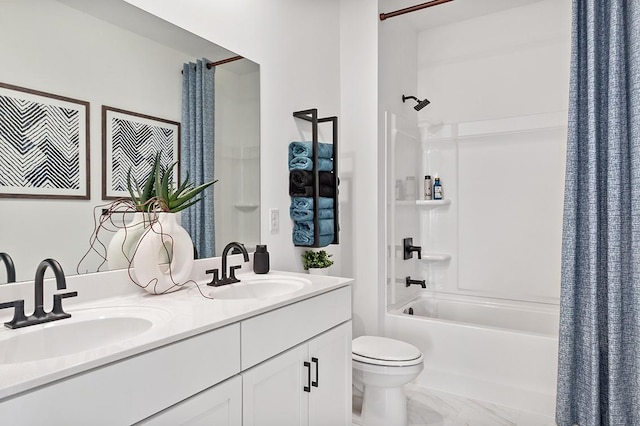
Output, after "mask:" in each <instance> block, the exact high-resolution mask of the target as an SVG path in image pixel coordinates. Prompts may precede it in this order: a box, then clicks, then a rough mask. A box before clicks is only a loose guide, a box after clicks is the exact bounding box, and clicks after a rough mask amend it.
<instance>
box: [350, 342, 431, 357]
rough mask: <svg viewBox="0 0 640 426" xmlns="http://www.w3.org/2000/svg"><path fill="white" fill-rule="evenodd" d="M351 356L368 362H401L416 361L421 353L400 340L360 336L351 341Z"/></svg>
mask: <svg viewBox="0 0 640 426" xmlns="http://www.w3.org/2000/svg"><path fill="white" fill-rule="evenodd" d="M351 351H352V353H353V355H355V356H356V358H358V359H368V360H370V361H387V362H389V361H391V362H401V363H404V362H406V361H413V360H415V361H418V360H421V359H422V352H420V349H418V348H416V347H415V346H413V345H411V344H409V343H407V342H402V341H400V340H395V339H390V338H388V337H378V336H360V337H357V338H355V339H353V342H352V349H351Z"/></svg>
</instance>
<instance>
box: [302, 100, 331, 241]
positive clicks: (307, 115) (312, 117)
mask: <svg viewBox="0 0 640 426" xmlns="http://www.w3.org/2000/svg"><path fill="white" fill-rule="evenodd" d="M293 116H294V117H295V118H299V119H301V120H305V121H308V122H310V123H311V143H312V146H313V157H312V161H313V171H312V172H313V223H314V232H313V242H314V244H313V245H300V244H296V246H298V247H309V248H312V247H315V248H318V247H321V246H320V245H319V242H320V226H319V223H318V220H319V212H318V210H319V204H320V203H319V201H318V198H320V176H319V170H318V143H319V141H318V126H319V124H320V123H331V124H332V126H333V129H332V138H333V141H332V142H333V173H334V179H333V181H334V186H335V188H334V195H333V242H331V244H339V242H340V238H339V231H340V223H339V215H338V184H339V179H338V117H322V118H320V117H318V110H317V109H316V108H313V109H307V110H304V111H296V112H294V113H293Z"/></svg>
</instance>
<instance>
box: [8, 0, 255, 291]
mask: <svg viewBox="0 0 640 426" xmlns="http://www.w3.org/2000/svg"><path fill="white" fill-rule="evenodd" d="M0 38H1V39H2V40H5V42H3V43H0V57H1V58H2V65H1V66H0V82H2V83H6V84H11V85H14V86H19V87H24V88H28V89H31V90H36V91H41V92H46V93H50V94H55V95H58V96H63V97H67V98H72V99H77V100H81V101H86V102H89V104H90V109H89V122H88V127H89V129H90V132H89V134H90V149H89V161H88V164H89V176H90V199H88V200H77V199H76V200H71V199H51V198H48V199H47V198H6V197H2V198H0V206H1V207H0V212H1V213H0V252H7V253H8V254H9V255H10V256H11V257H12V258H13V261H14V264H15V267H16V275H17V281H24V280H32V279H33V277H34V274H35V269H36V266H37V265H38V263H40V261H41V260H43V259H45V258H54V259H56V260H58V261H59V262H60V263H61V265H62V267H63V269H64V271H65V274H66V275H72V274H75V273H76V268H77V266H78V262H79V261H80V259H81V258H82V256H83V255H84V254H85V253H86V252H87V250H89V247H90V246H89V238H90V236H91V233H92V231H93V229H94V226H95V225H94V209H95V208H96V207H98V208H99V206H100V205H103V204H106V203H108V201H104V200H102V158H101V156H102V123H101V119H102V117H101V108H102V106H103V105H107V106H110V107H114V108H119V109H122V110H127V111H133V112H136V113H140V114H145V115H149V116H153V117H158V118H162V119H165V120H170V121H176V122H180V121H181V103H182V76H181V70H182V65H183V63H186V62H193V61H195V60H196V59H199V58H207V59H208V60H210V61H212V62H216V61H221V60H223V59H227V58H231V57H234V56H237V54H236V53H234V52H231V51H229V50H227V49H224V48H222V47H221V46H218V45H216V44H214V43H212V42H210V41H207V40H205V39H203V38H201V37H198V36H196V35H194V34H191V33H189V32H187V31H185V30H183V29H181V28H179V27H176V26H174V25H172V24H170V23H168V22H166V21H163V20H161V19H159V18H157V17H155V16H153V15H150V14H148V13H146V12H144V11H142V10H140V9H138V8H136V7H134V6H132V5H130V4H128V3H126V2H124V1H119V0H60V1H56V0H2V1H0ZM259 75H260V74H259V66H258V64H256V63H254V62H252V61H250V60H247V59H241V60H236V61H233V62H229V63H226V64H223V65H219V66H217V67H216V74H215V78H216V83H215V88H216V95H215V126H216V130H215V152H216V155H215V156H216V161H215V163H216V165H215V178H216V179H218V182H217V183H216V184H215V185H214V191H215V217H216V244H217V246H218V247H217V250H216V252H217V254H218V255H219V253H220V252H221V249H220V248H219V247H224V245H225V244H226V243H227V242H229V241H241V242H243V243H245V244H246V245H247V248H248V249H253V248H254V247H255V245H256V244H258V243H259V239H260V228H259V226H260V225H259V216H260V212H259V210H260V207H259V199H260V197H259V195H260V194H259V176H260V172H259V164H260V156H259V152H260V147H259V134H260V131H259V126H260V123H259V117H260V110H259V105H260V98H259V96H260V95H259V94H260V87H259V80H260V77H259ZM0 148H1V147H0ZM1 151H2V150H0V152H1ZM2 155H3V156H5V158H6V155H5V154H2ZM0 166H1V165H0ZM109 237H110V236H109ZM104 242H106V243H107V244H108V241H104ZM87 259H88V260H87V261H83V263H82V264H81V270H80V271H78V272H80V273H89V272H95V271H96V270H95V267H97V265H98V264H99V259H98V257H96V256H95V255H93V254H91V253H90V254H89V257H88V258H87ZM101 270H106V266H105V267H103V268H102V269H101ZM5 281H6V274H5V271H4V267H3V266H2V265H0V282H5Z"/></svg>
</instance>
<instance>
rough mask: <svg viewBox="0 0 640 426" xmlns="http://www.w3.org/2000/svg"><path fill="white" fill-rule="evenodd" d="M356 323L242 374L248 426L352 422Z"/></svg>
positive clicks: (245, 420) (245, 419)
mask: <svg viewBox="0 0 640 426" xmlns="http://www.w3.org/2000/svg"><path fill="white" fill-rule="evenodd" d="M350 348H351V321H348V322H346V323H343V324H342V325H339V326H337V327H335V328H333V329H331V330H329V331H327V332H325V333H323V334H321V335H320V336H318V337H316V338H314V339H312V340H310V341H309V342H307V343H303V344H301V345H298V346H296V347H295V348H293V349H290V350H288V351H286V352H285V353H283V354H281V355H278V356H276V357H274V358H272V359H270V360H268V361H265V362H263V363H262V364H259V365H257V366H255V367H253V368H251V369H249V370H248V371H245V372H243V373H242V385H243V391H242V411H243V422H242V424H243V425H244V426H280V425H299V426H307V425H308V426H326V425H348V424H350V422H351V397H350V396H351V362H350V358H351V357H350V355H351V351H350Z"/></svg>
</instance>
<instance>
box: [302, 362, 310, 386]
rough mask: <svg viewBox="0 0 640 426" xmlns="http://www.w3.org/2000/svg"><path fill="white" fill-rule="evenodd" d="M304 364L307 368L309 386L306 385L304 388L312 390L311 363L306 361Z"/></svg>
mask: <svg viewBox="0 0 640 426" xmlns="http://www.w3.org/2000/svg"><path fill="white" fill-rule="evenodd" d="M304 366H305V368H306V369H307V386H304V387H303V388H302V389H304V391H305V392H311V386H309V383H311V363H310V362H308V361H305V362H304Z"/></svg>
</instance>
